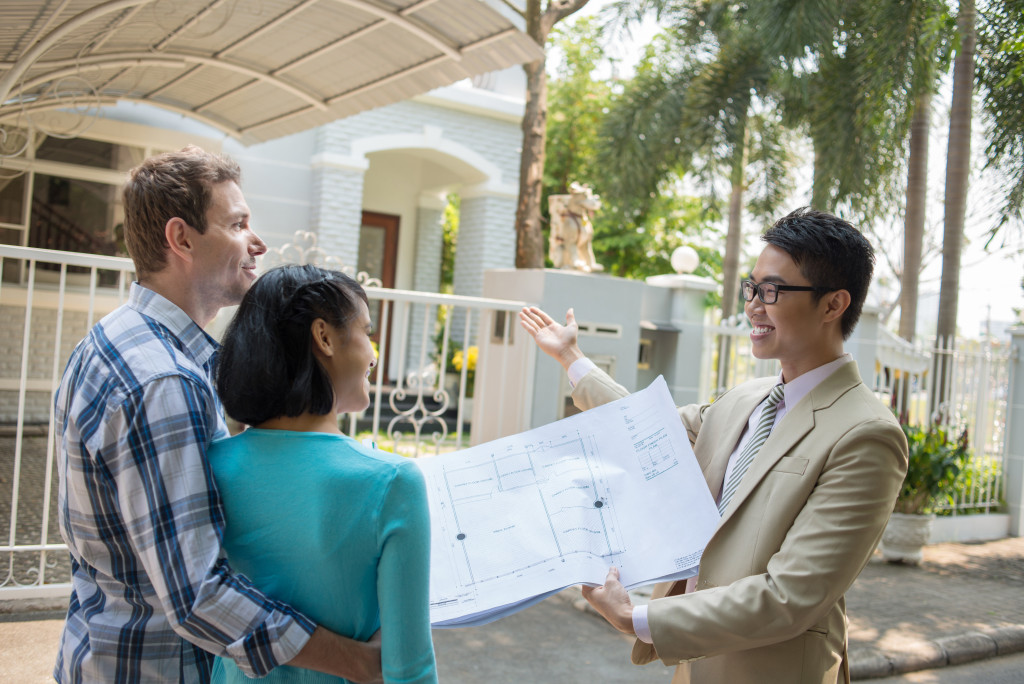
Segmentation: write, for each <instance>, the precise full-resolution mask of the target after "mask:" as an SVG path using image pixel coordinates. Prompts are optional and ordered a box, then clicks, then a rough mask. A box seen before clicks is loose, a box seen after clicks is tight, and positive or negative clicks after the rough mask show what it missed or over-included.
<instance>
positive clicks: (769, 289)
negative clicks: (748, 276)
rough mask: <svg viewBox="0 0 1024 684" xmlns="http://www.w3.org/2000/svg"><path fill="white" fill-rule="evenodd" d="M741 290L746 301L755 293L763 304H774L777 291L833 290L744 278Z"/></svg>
mask: <svg viewBox="0 0 1024 684" xmlns="http://www.w3.org/2000/svg"><path fill="white" fill-rule="evenodd" d="M740 285H741V286H742V290H743V299H745V300H746V301H748V302H751V301H753V300H754V294H755V293H756V294H757V296H758V298H759V299H760V300H761V302H762V303H764V304H774V303H775V302H776V301H778V299H779V291H780V290H781V291H784V292H833V291H834V289H835V288H831V287H813V286H810V285H779V284H778V283H755V282H754V281H753V280H744V281H743V282H742V283H740Z"/></svg>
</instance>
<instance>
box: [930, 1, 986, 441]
mask: <svg viewBox="0 0 1024 684" xmlns="http://www.w3.org/2000/svg"><path fill="white" fill-rule="evenodd" d="M974 20H975V10H974V0H961V2H960V14H959V16H958V17H957V31H958V32H959V34H960V50H959V52H958V53H957V55H956V58H955V59H954V60H953V105H952V108H951V109H950V112H949V147H948V151H947V153H946V198H945V206H944V209H945V216H944V226H943V235H942V281H941V285H940V289H939V321H938V326H937V329H936V334H937V336H938V337H939V339H940V340H943V341H944V346H945V348H947V349H952V348H953V344H952V342H953V340H954V339H955V336H956V315H957V305H958V298H959V294H960V292H959V290H960V252H961V248H962V245H963V235H964V219H965V217H966V213H967V180H968V174H969V173H970V167H971V163H970V162H971V97H972V96H973V94H974V93H973V91H974V44H975V39H976V36H975V31H974ZM940 360H941V361H942V363H940V364H938V368H937V372H936V376H935V383H934V385H933V396H932V409H931V413H932V415H933V416H936V417H937V419H938V422H946V421H947V420H948V418H949V406H948V404H949V384H950V382H951V380H952V378H951V364H950V361H951V358H950V355H949V354H942V355H941V356H940Z"/></svg>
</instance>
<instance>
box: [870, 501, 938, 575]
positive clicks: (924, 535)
mask: <svg viewBox="0 0 1024 684" xmlns="http://www.w3.org/2000/svg"><path fill="white" fill-rule="evenodd" d="M933 520H935V516H934V515H917V514H908V513H893V514H892V516H890V518H889V523H888V524H887V525H886V526H885V531H884V532H883V533H882V542H881V543H880V544H879V545H878V550H879V551H880V552H881V553H882V558H884V559H885V560H887V561H889V562H890V563H906V564H908V565H918V564H919V563H920V562H921V549H922V548H924V545H925V544H927V543H928V538H929V536H930V535H931V531H932V521H933Z"/></svg>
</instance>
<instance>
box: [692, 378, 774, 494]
mask: <svg viewBox="0 0 1024 684" xmlns="http://www.w3.org/2000/svg"><path fill="white" fill-rule="evenodd" d="M774 380H775V379H774V378H772V379H765V381H764V382H763V383H758V384H752V385H751V387H750V388H749V389H747V388H745V387H744V388H743V391H742V393H740V394H737V395H736V398H735V399H734V400H733V401H732V405H731V406H729V407H728V408H726V407H725V406H723V407H722V408H723V409H725V410H726V412H727V415H729V416H735V417H736V418H738V417H739V416H743V420H737V419H736V418H733V419H730V420H728V421H726V423H725V424H726V426H727V427H726V429H725V430H724V431H723V432H722V434H721V438H719V439H718V440H717V441H716V442H715V445H714V448H713V449H712V450H710V451H702V452H701V453H704V454H707V456H706V458H704V459H700V458H699V457H698V463H699V464H700V467H701V471H702V472H703V474H704V479H705V480H706V481H707V483H708V489H710V490H711V496H713V497H715V498H716V499H717V498H718V494H719V492H721V491H722V482H723V481H724V480H725V471H726V468H727V467H728V466H729V456H730V455H731V454H732V452H733V451H734V450H735V449H736V444H738V443H739V441H740V435H742V434H743V430H744V429H746V427H747V422H748V421H749V420H750V414H751V413H753V412H754V409H755V408H757V406H758V404H760V403H761V402H762V401H764V400H765V397H767V396H768V393H769V392H771V388H772V387H773V385H774ZM762 385H763V387H762ZM735 391H737V392H740V391H741V390H740V388H736V390H735ZM725 399H726V398H725V397H722V400H723V401H724V400H725Z"/></svg>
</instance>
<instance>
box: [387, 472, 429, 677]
mask: <svg viewBox="0 0 1024 684" xmlns="http://www.w3.org/2000/svg"><path fill="white" fill-rule="evenodd" d="M378 525H379V529H380V532H379V535H380V536H379V540H380V549H381V554H380V564H379V566H378V567H377V597H378V600H379V602H380V625H381V642H382V643H381V667H382V669H383V674H384V681H385V682H386V683H388V684H391V683H392V682H394V683H396V684H398V683H401V684H432V683H434V682H437V669H436V666H435V664H434V645H433V642H432V641H431V636H430V606H429V599H430V513H429V511H428V508H427V492H426V485H425V483H424V480H423V474H422V473H421V472H420V469H419V468H418V467H417V466H416V464H414V463H412V462H411V461H410V462H408V463H402V464H400V465H399V466H398V468H397V471H396V473H395V477H394V479H392V481H391V483H390V486H389V487H388V491H387V493H386V494H385V495H384V501H383V503H382V505H381V511H380V517H379V523H378Z"/></svg>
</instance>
